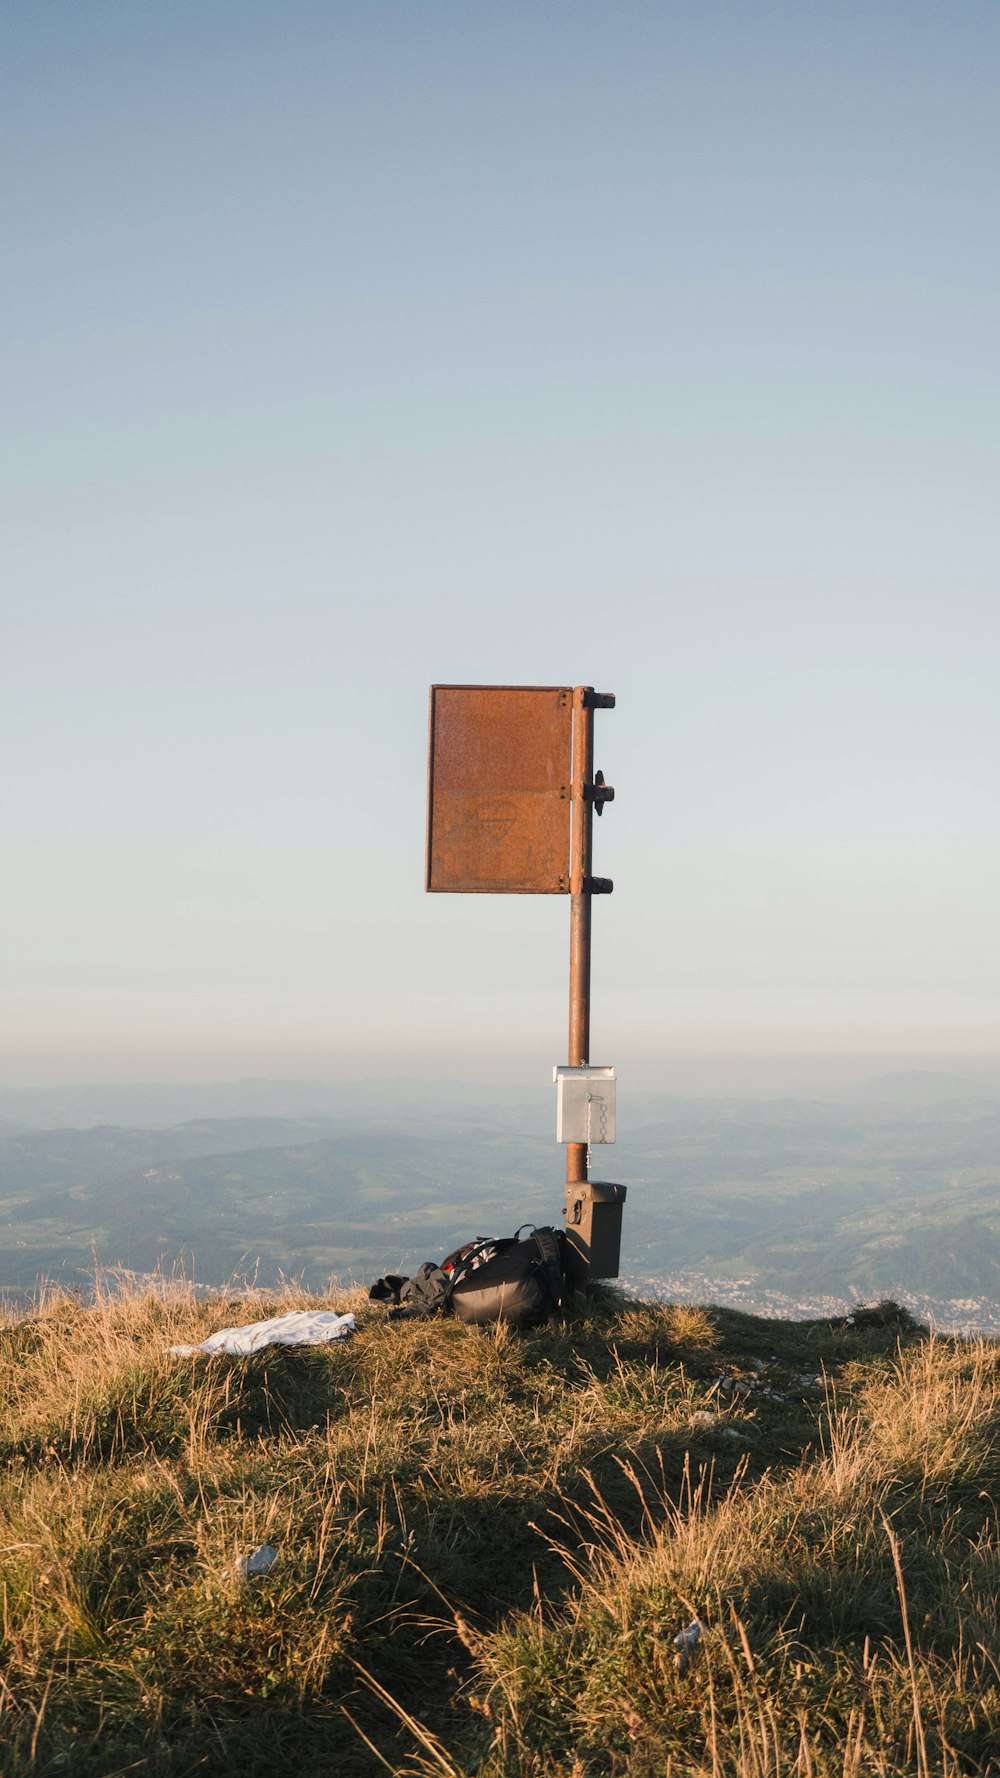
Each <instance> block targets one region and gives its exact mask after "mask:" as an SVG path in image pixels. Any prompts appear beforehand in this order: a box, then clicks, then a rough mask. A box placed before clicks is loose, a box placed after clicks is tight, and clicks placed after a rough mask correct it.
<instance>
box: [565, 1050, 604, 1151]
mask: <svg viewBox="0 0 1000 1778" xmlns="http://www.w3.org/2000/svg"><path fill="white" fill-rule="evenodd" d="M552 1078H553V1080H554V1081H555V1083H556V1141H557V1142H583V1143H585V1144H586V1146H587V1147H588V1148H596V1147H598V1145H599V1144H602V1143H606V1142H613V1141H614V1139H615V1090H616V1077H615V1071H614V1069H613V1068H598V1067H597V1066H596V1065H595V1064H594V1063H593V1062H588V1063H586V1064H585V1065H584V1066H583V1067H582V1068H564V1067H558V1068H553V1070H552Z"/></svg>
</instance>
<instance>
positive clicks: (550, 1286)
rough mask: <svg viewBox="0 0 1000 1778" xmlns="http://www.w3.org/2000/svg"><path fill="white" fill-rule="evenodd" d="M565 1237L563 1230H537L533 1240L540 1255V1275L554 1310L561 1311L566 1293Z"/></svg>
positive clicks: (532, 1237)
mask: <svg viewBox="0 0 1000 1778" xmlns="http://www.w3.org/2000/svg"><path fill="white" fill-rule="evenodd" d="M565 1238H566V1237H565V1236H564V1235H563V1233H562V1230H561V1229H553V1228H546V1229H535V1231H534V1233H533V1235H532V1236H531V1240H532V1241H533V1242H534V1245H535V1249H536V1251H537V1253H538V1275H539V1277H540V1278H541V1279H542V1282H543V1283H544V1285H545V1288H546V1290H547V1291H548V1293H549V1296H550V1297H551V1298H552V1306H553V1308H554V1309H561V1308H562V1306H563V1296H564V1295H565V1291H566V1269H565V1264H564V1261H563V1244H564V1242H565Z"/></svg>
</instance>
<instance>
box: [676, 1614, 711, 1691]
mask: <svg viewBox="0 0 1000 1778" xmlns="http://www.w3.org/2000/svg"><path fill="white" fill-rule="evenodd" d="M704 1634H705V1626H704V1624H703V1623H702V1622H701V1621H700V1619H698V1618H696V1617H695V1618H692V1619H691V1622H690V1623H689V1624H688V1626H687V1629H686V1630H681V1631H679V1632H678V1634H677V1635H676V1636H675V1637H674V1647H675V1649H676V1650H677V1653H676V1655H675V1657H674V1666H675V1667H676V1668H677V1672H678V1674H679V1675H680V1677H681V1678H682V1679H683V1677H684V1675H685V1673H686V1672H687V1670H688V1668H689V1667H690V1665H691V1662H692V1661H693V1660H694V1658H695V1655H696V1654H697V1653H698V1647H699V1644H700V1642H701V1639H702V1637H703V1636H704Z"/></svg>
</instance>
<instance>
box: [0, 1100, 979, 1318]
mask: <svg viewBox="0 0 1000 1778" xmlns="http://www.w3.org/2000/svg"><path fill="white" fill-rule="evenodd" d="M354 1098H355V1105H354V1108H353V1110H349V1109H347V1108H346V1107H345V1106H340V1107H338V1109H337V1111H336V1112H335V1113H334V1112H330V1111H327V1110H325V1109H319V1110H317V1111H315V1112H314V1113H313V1114H312V1115H304V1114H303V1115H294V1116H284V1117H283V1116H278V1115H258V1116H247V1115H238V1114H237V1115H231V1116H225V1117H210V1116H204V1117H194V1118H189V1119H187V1120H186V1121H183V1122H178V1123H174V1124H166V1125H164V1126H163V1127H159V1128H145V1127H135V1126H130V1125H128V1124H113V1123H109V1124H103V1125H96V1126H93V1127H90V1128H65V1127H63V1128H52V1129H45V1128H39V1127H31V1125H30V1123H27V1122H26V1121H23V1120H22V1121H20V1122H19V1121H18V1118H17V1116H16V1115H14V1114H15V1113H16V1111H17V1109H18V1108H17V1106H16V1105H14V1106H10V1105H8V1106H7V1107H0V1109H4V1110H5V1112H6V1134H3V1135H2V1136H0V1229H2V1251H0V1288H3V1289H4V1290H5V1291H6V1292H7V1293H10V1292H31V1291H32V1290H33V1289H34V1288H35V1284H36V1280H37V1279H38V1278H39V1277H45V1278H47V1279H50V1280H53V1281H57V1282H60V1283H62V1284H65V1285H68V1286H74V1287H75V1286H79V1285H80V1284H81V1283H82V1282H85V1280H86V1278H87V1276H88V1274H92V1273H93V1270H94V1267H95V1264H96V1265H97V1266H98V1267H114V1266H122V1267H125V1268H127V1269H129V1270H131V1271H134V1272H141V1273H145V1272H151V1271H154V1270H155V1269H157V1268H162V1269H165V1270H166V1271H168V1272H169V1271H170V1270H171V1269H172V1268H175V1267H177V1266H180V1267H181V1268H182V1269H183V1270H184V1271H185V1272H186V1273H187V1274H193V1275H194V1276H195V1278H196V1279H198V1280H199V1281H201V1282H203V1283H206V1284H219V1283H223V1282H225V1281H227V1280H228V1279H230V1278H232V1277H234V1276H237V1277H238V1276H241V1275H249V1276H255V1277H256V1278H257V1280H258V1282H260V1283H263V1284H273V1283H277V1282H278V1280H279V1278H280V1277H281V1276H282V1275H284V1276H289V1275H291V1276H301V1277H303V1278H304V1280H305V1281H306V1282H308V1283H309V1284H310V1285H312V1286H319V1285H321V1284H323V1283H325V1281H326V1280H327V1279H328V1278H330V1277H331V1276H336V1277H338V1278H340V1279H342V1280H348V1279H350V1280H356V1281H364V1282H367V1281H368V1280H369V1279H370V1278H371V1277H373V1276H375V1275H377V1274H378V1273H379V1272H382V1271H385V1270H398V1269H403V1270H406V1269H410V1268H412V1267H413V1266H415V1265H416V1264H418V1263H419V1262H420V1261H421V1260H422V1259H425V1258H430V1257H439V1256H440V1255H441V1254H442V1253H443V1252H445V1251H446V1250H447V1249H448V1248H450V1247H451V1246H454V1245H455V1244H456V1243H457V1242H458V1241H460V1240H463V1239H465V1238H467V1237H468V1236H470V1235H473V1234H478V1233H493V1232H502V1231H505V1230H508V1229H512V1228H513V1227H514V1226H516V1225H517V1224H518V1223H521V1222H524V1221H535V1222H546V1221H553V1222H554V1221H557V1220H558V1218H559V1215H560V1212H561V1207H562V1185H561V1172H562V1157H561V1154H560V1152H559V1150H558V1149H557V1147H556V1145H555V1143H554V1141H553V1140H552V1130H551V1118H550V1117H549V1116H548V1115H546V1108H545V1107H544V1106H543V1105H541V1104H533V1105H532V1104H527V1105H524V1106H521V1107H510V1106H504V1107H503V1109H502V1112H499V1113H496V1114H494V1113H491V1112H490V1111H489V1110H486V1111H484V1110H483V1107H482V1097H481V1096H479V1097H478V1098H477V1096H476V1095H474V1094H472V1095H469V1102H468V1103H462V1102H459V1103H457V1104H456V1103H455V1102H454V1100H452V1102H451V1103H445V1102H443V1101H442V1102H438V1103H431V1102H428V1100H427V1097H426V1095H425V1096H424V1097H423V1098H421V1096H420V1095H419V1094H417V1095H414V1096H413V1097H412V1098H411V1099H410V1100H409V1101H407V1099H406V1095H405V1094H403V1095H393V1094H392V1093H386V1092H385V1090H384V1089H383V1090H382V1091H381V1094H380V1095H379V1096H378V1097H377V1098H375V1099H374V1102H373V1099H372V1098H371V1097H370V1098H368V1099H367V1100H366V1096H365V1094H364V1092H357V1093H356V1094H355V1095H354ZM619 1129H620V1131H621V1140H620V1141H619V1143H618V1145H617V1146H616V1147H615V1148H608V1149H601V1150H595V1153H594V1168H593V1171H594V1174H595V1176H596V1177H601V1176H604V1177H609V1178H615V1179H619V1180H622V1181H623V1182H624V1183H626V1184H627V1185H628V1187H629V1198H628V1203H627V1206H626V1212H625V1239H624V1243H623V1255H622V1271H623V1276H624V1278H625V1280H626V1281H627V1282H628V1283H629V1284H631V1285H634V1286H635V1287H637V1288H642V1289H651V1288H655V1289H660V1290H662V1291H663V1292H664V1293H666V1294H674V1295H685V1294H687V1295H694V1296H697V1297H698V1298H699V1299H700V1300H707V1299H708V1298H710V1297H713V1296H724V1297H725V1298H726V1299H727V1300H731V1301H734V1302H737V1301H738V1302H739V1303H740V1305H741V1306H743V1307H750V1308H753V1307H755V1306H756V1307H760V1308H761V1309H763V1310H765V1311H766V1312H768V1313H774V1312H775V1311H776V1310H778V1311H779V1312H788V1313H808V1312H810V1311H815V1312H819V1311H820V1307H821V1305H827V1304H830V1305H833V1304H849V1303H850V1302H851V1301H857V1300H869V1301H870V1300H873V1299H875V1298H877V1297H879V1296H884V1295H897V1296H902V1297H905V1298H906V1299H907V1300H909V1301H912V1302H913V1303H915V1304H916V1306H917V1308H918V1309H921V1308H922V1309H923V1310H924V1311H925V1312H926V1313H928V1314H933V1315H934V1316H935V1318H936V1319H938V1320H940V1321H941V1322H942V1324H945V1325H947V1324H954V1325H959V1324H961V1325H966V1326H982V1327H984V1328H987V1329H990V1330H993V1329H997V1330H1000V1099H998V1098H994V1097H993V1096H992V1095H991V1094H989V1093H983V1092H981V1091H974V1090H972V1089H971V1088H970V1089H969V1090H967V1091H965V1092H962V1091H955V1090H952V1091H941V1090H940V1089H938V1090H933V1089H932V1088H930V1087H928V1086H927V1085H926V1083H921V1081H920V1079H919V1077H917V1078H915V1079H914V1081H912V1082H904V1083H902V1084H900V1083H898V1082H897V1083H895V1084H894V1085H893V1086H892V1089H891V1090H890V1086H889V1085H887V1086H886V1087H885V1089H884V1090H883V1092H882V1093H881V1094H880V1093H879V1092H878V1091H872V1092H869V1093H866V1094H859V1095H856V1096H855V1098H854V1099H853V1100H851V1101H849V1102H847V1101H845V1102H840V1103H826V1102H820V1101H809V1100H799V1099H786V1100H771V1101H754V1100H745V1099H736V1098H725V1099H724V1098H715V1099H707V1098H706V1099H684V1098H678V1097H668V1096H666V1095H663V1094H655V1093H647V1094H634V1095H632V1098H631V1100H626V1099H625V1096H624V1095H623V1103H622V1106H621V1108H620V1119H619Z"/></svg>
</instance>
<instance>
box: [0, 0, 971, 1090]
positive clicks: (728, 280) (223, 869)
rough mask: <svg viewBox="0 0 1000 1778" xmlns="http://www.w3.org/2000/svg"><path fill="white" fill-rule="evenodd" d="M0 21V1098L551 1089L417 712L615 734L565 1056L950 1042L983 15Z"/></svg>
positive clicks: (493, 8) (960, 871)
mask: <svg viewBox="0 0 1000 1778" xmlns="http://www.w3.org/2000/svg"><path fill="white" fill-rule="evenodd" d="M0 36H2V39H3V55H2V66H3V75H2V83H3V89H2V92H0V141H2V148H3V163H4V167H5V173H4V241H5V246H6V252H5V276H4V281H3V327H2V334H0V356H2V361H3V391H4V394H3V410H4V417H5V421H6V424H5V426H4V428H3V445H2V449H3V476H2V486H3V501H4V509H5V510H4V519H3V527H2V551H3V581H2V594H0V596H2V601H3V615H4V623H3V634H4V642H3V651H2V653H3V659H2V664H0V674H2V702H0V726H2V733H3V762H4V763H3V773H4V783H3V854H4V855H3V861H2V878H0V899H2V904H3V924H2V935H0V947H2V949H0V969H2V982H0V989H2V1027H3V1029H2V1036H0V1071H2V1072H3V1074H4V1077H5V1078H9V1079H11V1080H18V1081H29V1080H38V1081H45V1080H47V1079H50V1078H56V1077H62V1078H67V1077H69V1078H84V1077H92V1078H93V1077H97V1076H99V1075H102V1074H103V1075H105V1076H106V1075H108V1074H112V1075H116V1076H119V1077H120V1076H123V1075H129V1074H136V1075H141V1074H148V1073H150V1072H152V1073H154V1074H164V1073H171V1074H173V1075H175V1076H177V1075H180V1076H184V1075H193V1074H200V1073H204V1072H206V1071H207V1072H209V1073H213V1074H220V1073H226V1072H246V1071H247V1070H248V1069H255V1070H258V1069H259V1070H260V1071H266V1072H282V1071H298V1070H304V1071H305V1072H307V1073H321V1072H324V1070H325V1069H326V1068H327V1067H332V1066H334V1065H345V1064H346V1065H349V1066H351V1067H358V1068H359V1069H360V1070H361V1071H370V1068H371V1066H373V1065H375V1063H376V1062H377V1061H379V1060H380V1059H384V1061H385V1064H386V1065H387V1066H392V1067H393V1068H397V1067H398V1066H400V1065H404V1066H405V1065H408V1064H410V1063H412V1064H413V1065H414V1066H416V1065H418V1064H419V1065H420V1066H431V1067H434V1066H437V1065H438V1063H439V1062H440V1065H441V1066H444V1065H446V1064H447V1065H449V1066H451V1065H452V1063H453V1061H454V1058H455V1057H456V1056H459V1057H461V1058H462V1059H463V1061H464V1065H465V1066H466V1067H467V1068H469V1069H471V1070H472V1071H473V1072H475V1071H477V1070H478V1071H480V1072H482V1073H484V1074H485V1073H486V1072H487V1071H488V1070H489V1068H490V1066H491V1065H492V1064H493V1063H494V1061H500V1062H502V1063H503V1065H504V1066H505V1067H506V1068H507V1069H508V1071H509V1070H510V1069H513V1070H514V1072H515V1073H516V1072H517V1071H518V1070H523V1071H524V1073H525V1077H526V1078H527V1076H528V1075H529V1074H530V1076H531V1078H534V1077H535V1075H537V1073H538V1070H539V1069H540V1068H542V1067H543V1066H546V1065H547V1064H548V1063H549V1062H551V1061H557V1060H560V1059H562V1056H563V1052H564V1047H565V1010H564V1002H565V975H566V955H565V953H566V926H567V918H568V914H567V908H566V905H565V903H564V902H563V901H562V899H561V898H556V897H552V898H545V899H541V898H523V899H522V898H490V899H486V898H483V897H479V896H476V897H451V896H447V897H446V896H438V897H427V896H425V895H424V894H423V891H422V848H423V824H424V773H425V746H426V698H427V686H428V685H429V683H430V682H431V681H432V680H439V681H486V682H491V681H500V682H504V681H510V682H522V683H567V684H573V683H579V682H581V681H588V682H591V683H594V684H596V685H598V687H599V688H600V689H607V690H613V691H615V692H616V693H617V695H618V709H617V710H616V711H615V712H614V713H613V714H611V715H607V716H602V717H600V718H599V740H598V763H599V764H600V765H602V766H603V768H604V770H605V772H606V773H607V775H608V777H609V778H610V779H611V780H612V781H613V782H614V783H615V784H616V786H617V790H618V800H617V802H616V803H615V805H614V808H613V809H611V810H609V811H608V812H607V815H606V817H605V819H604V821H603V822H602V824H601V825H600V827H599V829H598V844H599V851H598V859H597V868H598V869H599V870H600V871H601V872H602V873H603V874H607V875H611V876H613V877H614V878H615V881H616V891H615V894H614V896H613V897H612V898H611V899H610V900H609V901H605V902H603V903H601V904H600V905H599V907H598V909H597V910H596V916H597V937H596V944H597V951H596V967H595V995H596V1000H595V1016H594V1047H595V1058H596V1059H597V1060H601V1061H613V1062H614V1061H617V1062H619V1064H625V1065H627V1064H628V1062H629V1060H630V1059H631V1060H632V1061H633V1062H634V1063H635V1062H637V1061H638V1059H639V1058H641V1057H644V1056H645V1057H651V1058H653V1059H654V1060H655V1058H658V1057H667V1056H670V1055H672V1054H684V1053H686V1052H690V1051H709V1052H711V1051H717V1050H732V1049H744V1048H745V1049H751V1050H758V1049H762V1050H789V1049H790V1050H801V1049H818V1050H837V1049H860V1050H866V1051H871V1052H873V1053H878V1052H880V1051H885V1052H888V1051H893V1052H901V1051H907V1050H912V1051H914V1052H915V1053H922V1052H923V1053H931V1052H947V1051H949V1050H954V1051H981V1052H985V1053H991V1054H996V1053H997V1052H998V1051H1000V1017H998V1011H997V1006H998V1002H997V993H998V989H1000V943H998V938H997V906H998V902H1000V843H998V837H997V813H998V796H997V780H998V765H1000V715H998V699H997V692H996V680H997V673H996V665H997V657H998V643H1000V597H998V591H1000V589H998V575H997V562H998V541H1000V538H998V532H1000V524H998V507H1000V503H998V498H997V479H998V478H997V467H998V448H997V446H998V422H997V414H998V388H997V383H998V376H997V370H998V348H997V339H998V326H997V314H998V301H997V298H998V282H1000V279H998V261H1000V247H998V242H1000V234H998V228H997V200H996V192H997V187H998V170H1000V154H998V149H1000V107H998V104H997V90H998V59H1000V58H998V51H1000V10H998V9H997V7H996V5H995V4H993V0H990V3H989V4H975V3H969V4H959V5H955V4H952V3H949V4H925V3H923V0H899V3H897V4H869V3H867V0H866V4H865V5H864V6H853V5H847V4H838V5H830V4H822V3H821V4H806V3H805V0H799V3H797V4H782V5H777V4H760V5H746V4H737V3H736V0H733V3H731V4H718V3H716V0H697V3H695V0H691V3H690V4H669V3H665V0H664V3H661V4H657V5H653V4H629V3H627V0H624V3H622V4H617V3H616V4H611V3H610V0H608V3H607V4H604V5H592V4H588V3H580V0H574V3H573V4H561V3H556V4H544V5H538V4H535V5H525V4H516V3H513V4H512V3H508V4H505V5H503V6H500V5H484V4H476V3H470V0H464V3H463V4H453V3H447V4H446V3H430V0H428V3H426V4H418V3H415V0H411V3H408V4H383V3H380V0H368V4H363V5H361V4H359V5H353V4H336V3H330V4H325V5H319V4H310V3H306V0H285V3H284V4H282V5H281V6H278V5H277V4H268V5H265V4H247V3H246V0H241V3H240V4H238V5H237V4H235V0H233V3H230V0H218V3H216V4H213V5H211V6H206V5H204V4H203V3H198V4H193V3H191V4H182V3H176V0H173V3H171V4H170V5H167V6H161V7H152V6H146V5H135V4H132V3H129V4H126V3H125V0H121V3H119V4H114V5H110V4H102V3H100V0H87V4H86V5H83V6H81V5H79V4H68V3H65V0H63V3H51V4H47V5H46V6H44V7H40V6H30V5H26V4H21V5H19V6H18V5H15V6H11V7H8V8H7V9H5V13H4V18H3V21H2V24H0ZM598 1051H600V1054H599V1055H598V1054H597V1052H598Z"/></svg>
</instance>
